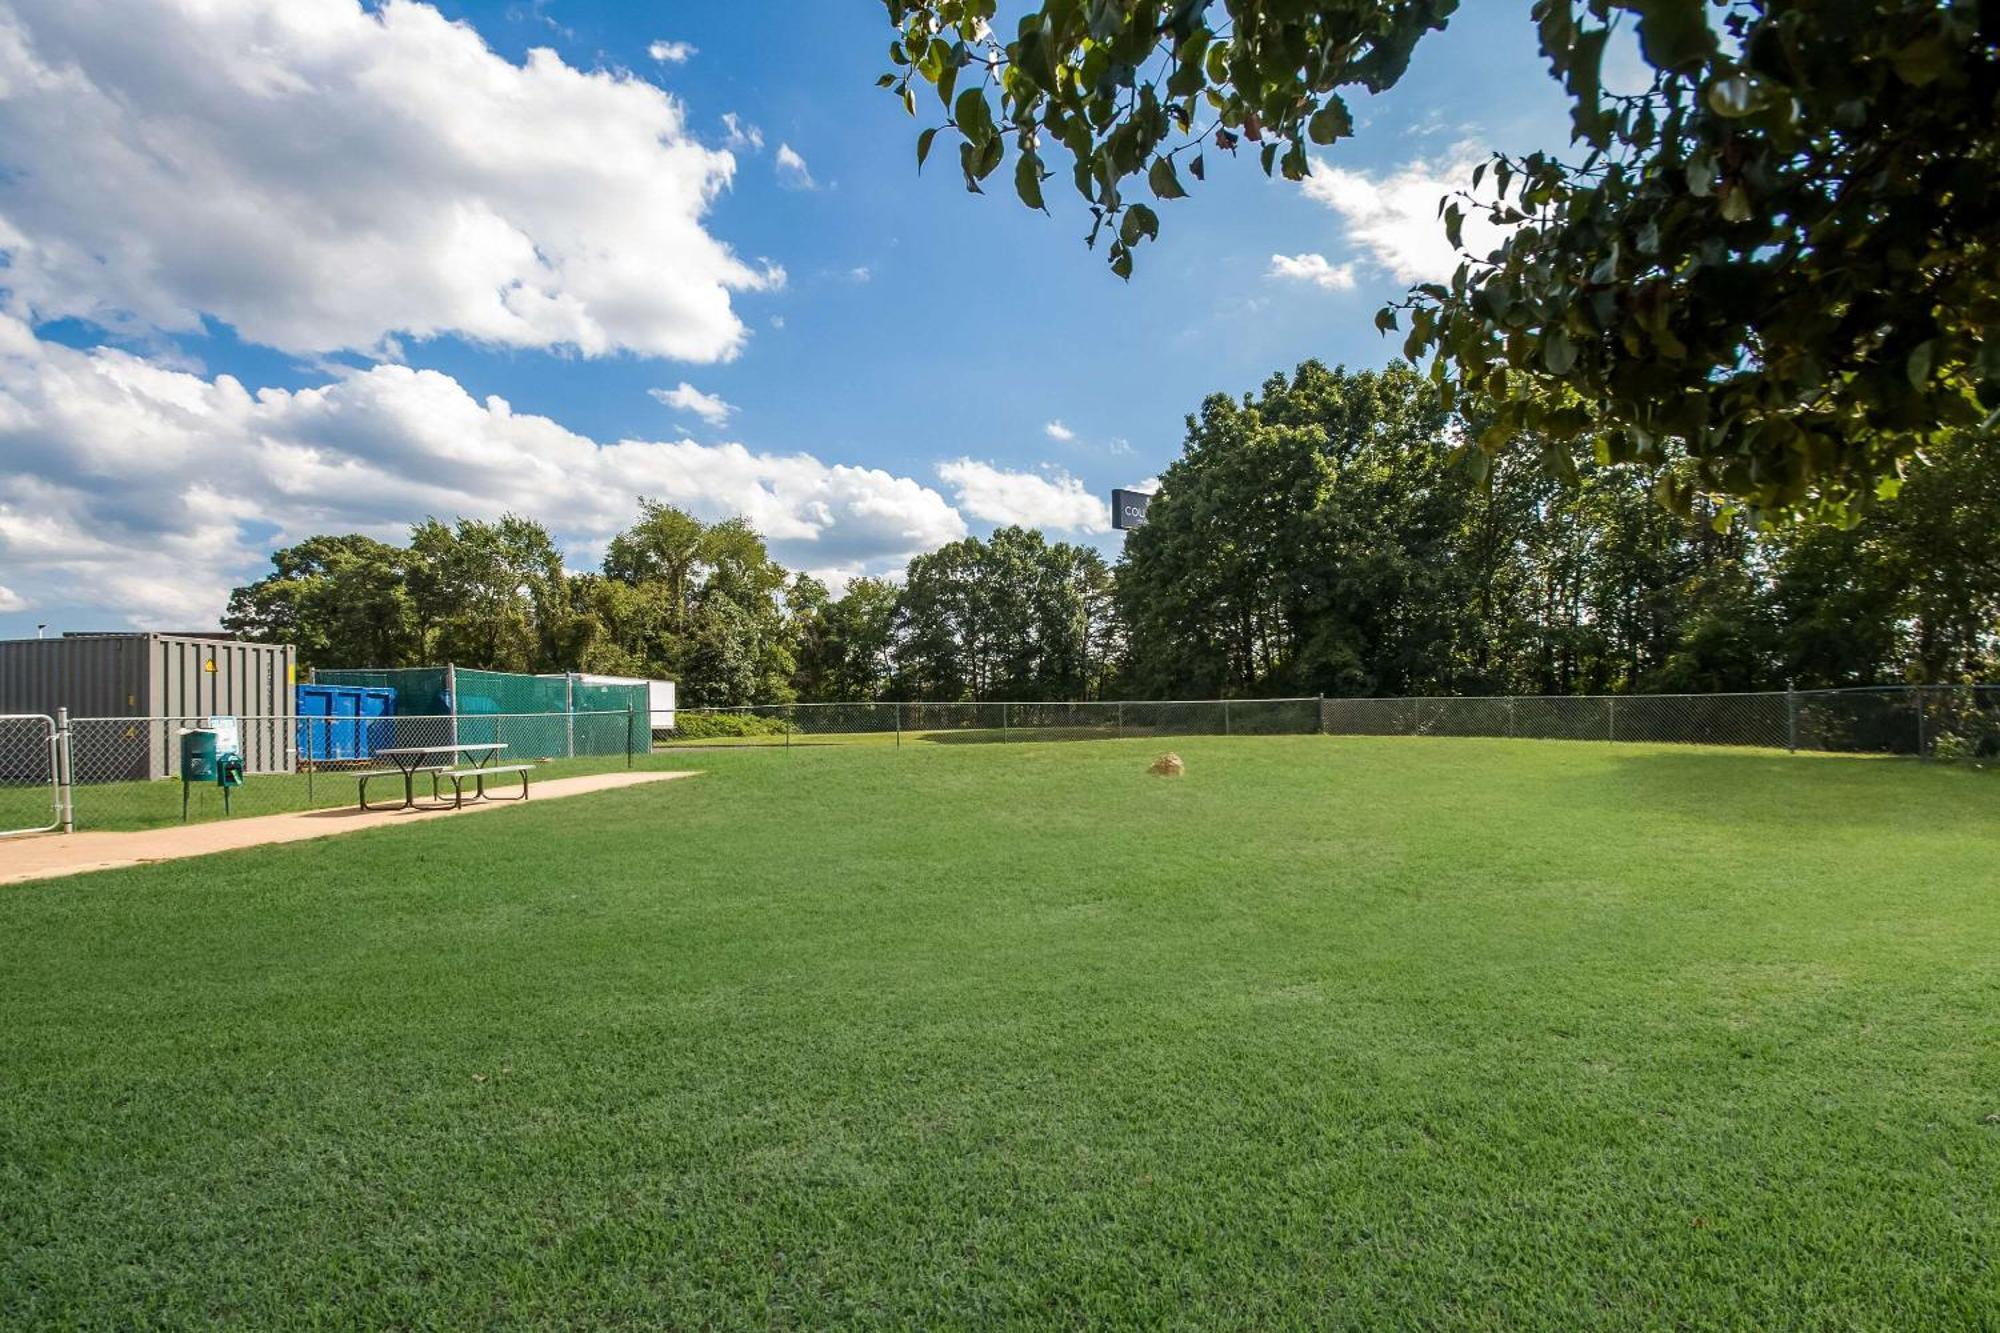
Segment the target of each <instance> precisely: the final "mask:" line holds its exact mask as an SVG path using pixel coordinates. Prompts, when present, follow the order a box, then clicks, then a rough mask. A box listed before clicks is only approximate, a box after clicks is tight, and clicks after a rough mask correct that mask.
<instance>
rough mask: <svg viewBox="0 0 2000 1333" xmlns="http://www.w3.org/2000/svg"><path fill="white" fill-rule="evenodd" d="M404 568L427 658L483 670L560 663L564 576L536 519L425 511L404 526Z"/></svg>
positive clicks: (541, 667) (544, 667)
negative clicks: (442, 517) (449, 521)
mask: <svg viewBox="0 0 2000 1333" xmlns="http://www.w3.org/2000/svg"><path fill="white" fill-rule="evenodd" d="M408 571H409V574H408V579H409V590H410V598H411V602H412V605H413V607H414V609H415V612H416V618H417V623H418V626H419V630H420V634H421V642H422V646H423V654H424V656H425V657H427V658H428V659H429V660H431V661H439V662H452V663H455V664H457V665H459V666H466V667H476V668H479V669H481V670H488V671H523V672H532V671H543V670H553V669H555V668H556V667H557V666H559V665H561V661H562V659H561V657H560V649H561V641H562V639H563V638H564V637H565V636H566V634H567V633H568V631H569V630H570V628H571V627H570V625H569V623H568V622H569V619H570V613H569V604H568V583H567V579H566V577H565V575H564V573H563V564H562V551H561V550H560V549H559V548H558V547H557V546H556V543H555V539H554V538H553V537H551V536H550V535H549V531H548V529H547V528H545V527H543V526H542V525H541V524H539V523H536V522H534V521H533V520H531V519H525V518H521V517H518V516H517V515H513V514H507V515H504V516H502V517H501V518H500V519H499V520H498V521H497V522H491V523H489V522H485V521H483V520H480V519H469V518H461V519H459V520H458V522H457V524H456V525H452V526H447V525H446V524H444V523H441V522H439V521H438V520H437V519H435V518H429V519H425V520H424V521H423V522H421V523H419V524H417V525H416V526H415V527H414V528H412V529H411V530H410V549H409V553H408Z"/></svg>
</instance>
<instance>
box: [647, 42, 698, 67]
mask: <svg viewBox="0 0 2000 1333" xmlns="http://www.w3.org/2000/svg"><path fill="white" fill-rule="evenodd" d="M698 51H699V48H698V47H696V46H695V45H694V44H693V43H692V42H668V41H659V42H654V43H653V44H652V45H651V46H649V47H647V48H646V54H647V55H649V56H651V57H652V58H653V59H655V60H657V61H659V62H660V63H661V64H663V65H685V64H687V62H688V61H689V60H691V59H692V58H693V57H694V56H695V55H696V54H697V53H698Z"/></svg>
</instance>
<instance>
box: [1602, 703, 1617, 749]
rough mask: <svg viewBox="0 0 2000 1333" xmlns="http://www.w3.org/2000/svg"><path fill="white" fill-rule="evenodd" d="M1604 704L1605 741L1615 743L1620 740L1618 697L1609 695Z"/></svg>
mask: <svg viewBox="0 0 2000 1333" xmlns="http://www.w3.org/2000/svg"><path fill="white" fill-rule="evenodd" d="M1604 703H1605V708H1604V713H1605V719H1604V739H1605V740H1607V741H1615V740H1617V739H1618V696H1617V695H1615V694H1607V695H1605V696H1604Z"/></svg>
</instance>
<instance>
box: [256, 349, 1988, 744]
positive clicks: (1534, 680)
mask: <svg viewBox="0 0 2000 1333" xmlns="http://www.w3.org/2000/svg"><path fill="white" fill-rule="evenodd" d="M1484 428H1485V423H1483V422H1482V421H1480V420H1478V419H1473V418H1469V417H1468V416H1467V415H1466V414H1465V413H1464V412H1462V411H1459V412H1455V411H1453V410H1451V409H1449V408H1448V407H1447V406H1446V403H1445V401H1444V399H1443V397H1442V396H1441V394H1440V391H1439V388H1438V386H1437V384H1436V383H1435V382H1433V381H1432V380H1431V379H1429V378H1427V377H1424V376H1420V375H1418V374H1416V373H1415V372H1413V371H1411V370H1410V369H1409V368H1407V367H1406V366H1402V365H1400V364H1399V365H1392V366H1390V367H1389V368H1387V369H1384V370H1380V371H1362V372H1349V371H1346V370H1344V369H1329V368H1327V367H1325V366H1323V365H1320V364H1319V363H1317V362H1307V363H1305V364H1304V365H1301V366H1300V367H1298V369H1297V370H1296V371H1294V372H1293V373H1292V374H1290V375H1275V376H1273V377H1272V378H1270V379H1269V380H1267V381H1266V382H1265V383H1264V384H1263V385H1262V386H1261V388H1260V389H1259V390H1258V391H1257V392H1256V393H1254V394H1247V395H1244V396H1243V397H1242V398H1240V399H1236V398H1231V397H1229V396H1227V395H1221V394H1217V395H1214V396H1212V397H1210V398H1209V399H1208V400H1207V401H1206V402H1204V403H1203V404H1202V405H1201V408H1200V410H1199V412H1197V413H1196V414H1194V415H1193V416H1190V417H1189V418H1188V421H1187V436H1186V442H1185V445H1184V448H1183V451H1182V454H1181V457H1180V458H1179V459H1178V460H1177V461H1175V462H1174V463H1173V464H1172V465H1171V466H1170V467H1169V468H1168V469H1167V470H1166V471H1165V472H1164V473H1163V474H1162V475H1161V478H1160V488H1159V494H1158V496H1157V497H1156V498H1155V499H1154V501H1153V503H1152V506H1151V510H1150V513H1149V517H1148V521H1147V523H1146V525H1145V526H1144V527H1142V528H1140V529H1138V530H1137V531H1135V532H1133V533H1131V534H1129V535H1128V539H1127V542H1126V545H1125V549H1124V551H1123V553H1122V555H1121V557H1120V558H1119V560H1118V562H1117V564H1116V565H1115V566H1114V565H1111V564H1108V563H1107V562H1106V561H1105V560H1104V558H1103V557H1102V556H1101V555H1100V554H1099V553H1098V552H1097V551H1096V550H1094V549H1092V548H1090V547H1087V546H1079V545H1074V544H1071V543H1067V542H1051V541H1049V540H1048V539H1047V538H1045V537H1044V536H1043V535H1042V534H1041V533H1039V532H1036V531H1032V530H1028V529H1023V528H1019V527H1007V528H1001V529H999V530H998V531H996V532H995V533H993V534H992V536H991V537H988V538H984V539H981V538H977V537H972V538H966V539H964V540H962V541H957V542H953V543H951V544H949V545H947V546H944V547H942V548H940V549H938V550H936V551H932V552H928V553H925V554H923V555H920V556H918V557H916V558H915V559H913V560H912V561H910V563H909V565H908V567H907V569H906V570H905V571H904V573H903V576H902V578H901V580H900V581H891V580H887V579H881V578H857V579H854V580H852V581H851V582H850V583H848V584H847V586H846V587H845V588H844V589H842V590H841V591H840V592H839V594H838V595H835V594H834V593H833V592H832V591H831V590H830V589H829V588H828V587H827V586H826V585H825V584H824V583H822V582H821V581H819V580H817V579H815V578H813V577H811V576H810V575H807V574H803V573H795V572H792V571H788V570H786V569H785V568H783V567H782V566H781V565H780V564H779V563H778V562H777V561H776V560H774V559H773V558H772V557H771V554H770V552H769V550H768V548H767V546H766V544H765V542H764V540H763V539H762V537H760V536H759V535H758V533H757V532H756V531H755V530H753V529H752V528H751V527H750V526H749V525H748V524H747V523H746V522H744V521H743V520H741V519H729V520H725V521H722V522H716V523H706V522H703V521H702V520H700V519H697V518H695V517H694V516H692V515H689V514H687V513H685V512H683V511H681V510H679V509H676V508H674V507H672V506H670V505H665V504H660V503H657V502H652V501H643V500H642V501H641V502H640V506H639V515H638V518H637V520H636V521H635V522H634V523H633V525H632V526H631V527H629V528H627V529H626V530H624V531H623V532H621V533H619V534H618V535H617V536H616V537H614V538H613V539H612V541H611V542H610V544H609V545H608V547H607V548H606V551H605V555H604V559H603V560H602V562H601V564H600V566H599V568H597V569H595V570H591V571H586V572H577V571H573V570H570V569H568V568H567V567H566V565H565V561H564V558H563V553H562V551H561V549H560V547H559V546H558V545H557V543H556V541H555V540H554V538H553V537H552V536H551V534H550V533H549V531H548V530H547V529H546V528H545V527H543V526H542V525H541V524H539V523H536V522H534V521H532V520H530V519H527V518H522V517H518V516H508V517H504V518H502V519H500V520H498V521H495V522H486V521H481V520H472V519H461V520H459V521H457V522H456V523H452V524H446V523H444V522H442V521H439V520H437V519H435V518H432V519H426V520H425V521H423V522H421V523H419V524H417V525H415V527H413V528H412V529H411V532H410V538H409V541H408V543H407V544H405V545H402V546H397V545H392V544H390V543H386V542H382V541H378V540H375V539H373V538H369V537H365V536H359V535H346V536H318V537H313V538H310V539H308V540H306V541H304V542H301V543H299V544H298V545H295V546H290V547H286V548H284V549H282V550H280V551H278V552H276V553H275V554H274V555H273V557H272V563H273V572H272V573H271V574H269V575H267V576H266V577H264V578H262V579H260V580H258V581H257V582H255V583H252V584H249V585H247V586H245V587H242V588H239V589H237V590H236V591H235V593H234V595H233V596H232V597H231V599H230V602H229V608H228V612H227V614H226V616H225V617H224V621H223V624H224V626H225V628H227V629H230V630H232V631H234V632H236V633H239V634H242V635H244V636H245V637H249V638H254V639H260V640H265V641H282V642H289V643H292V644H294V645H296V646H297V648H298V650H299V655H300V661H301V663H302V664H304V665H308V666H322V667H358V666H373V667H383V666H406V665H432V664H438V663H443V662H447V661H449V662H454V663H457V664H458V665H461V666H467V667H478V668H484V669H489V670H500V671H522V672H543V671H548V672H554V671H588V672H600V673H605V674H613V675H632V676H657V677H666V678H670V679H673V680H676V681H678V682H679V684H680V690H681V697H682V698H683V700H684V701H685V702H687V703H688V704H691V705H730V704H746V703H772V702H790V701H802V702H819V701H834V700H866V699H946V700H959V699H989V700H999V699H1012V700H1020V699H1087V698H1109V697H1131V698H1163V697H1182V698H1206V697H1220V696H1236V697H1250V696H1258V695H1275V694H1319V693H1325V694H1336V695H1356V694H1361V695H1366V694H1388V695H1393V694H1507V693H1528V694H1541V693H1551V694H1567V693H1595V692H1605V691H1613V692H1680V691H1689V692H1708V691H1724V690H1757V689H1774V688H1782V687H1784V686H1786V685H1787V684H1793V685H1796V686H1798V687H1799V688H1820V687H1837V686H1847V685H1866V684H1882V683H1897V682H1921V683H1929V682H1948V681H1963V680H1972V679H1987V680H1991V679H1994V678H1995V677H1996V676H2000V443H1996V441H1995V438H1994V436H1993V435H1992V434H1991V433H1980V432H1964V433H1960V434H1956V435H1952V436H1948V437H1946V438H1944V439H1942V440H1941V441H1940V442H1938V443H1937V444H1935V445H1933V446H1932V447H1931V448H1930V449H1929V450H1928V451H1927V454H1926V456H1925V457H1924V459H1923V460H1922V461H1921V462H1920V463H1918V464H1916V465H1913V466H1912V467H1911V468H1909V469H1908V473H1907V476H1906V477H1905V478H1904V479H1903V480H1902V481H1901V483H1900V486H1899V487H1898V486H1897V485H1895V484H1893V483H1892V484H1891V485H1890V486H1887V487H1885V488H1884V489H1885V494H1886V493H1887V492H1889V491H1897V493H1896V494H1895V495H1894V497H1893V499H1890V500H1887V501H1885V502H1884V503H1882V504H1881V505H1879V506H1878V507H1877V508H1876V509H1875V510H1874V511H1873V512H1871V513H1870V514H1869V515H1868V516H1867V517H1866V519H1865V520H1863V521H1861V522H1859V523H1853V522H1851V520H1849V521H1812V520H1807V519H1797V520H1794V521H1790V522H1786V523H1782V524H1775V525H1772V526H1767V527H1757V526H1754V525H1753V524H1752V523H1751V522H1750V521H1749V520H1748V519H1747V518H1746V517H1745V516H1744V515H1743V514H1741V513H1738V512H1734V511H1732V510H1729V509H1726V508H1718V507H1716V506H1714V505H1713V504H1711V503H1709V502H1704V501H1699V500H1698V501H1697V502H1696V503H1695V504H1694V505H1693V506H1692V507H1691V508H1690V509H1689V510H1688V511H1687V512H1686V513H1678V512H1675V511H1674V510H1672V509H1669V508H1668V507H1665V506H1663V505H1662V504H1660V503H1659V493H1660V487H1661V485H1662V484H1663V483H1662V481H1661V478H1660V476H1659V475H1658V474H1657V472H1656V471H1654V470H1642V469H1640V468H1637V467H1634V466H1631V465H1623V464H1613V463H1609V462H1590V461H1588V460H1585V461H1582V462H1576V463H1571V462H1570V461H1569V457H1570V456H1569V453H1568V451H1567V450H1566V449H1564V448H1563V447H1561V445H1560V444H1555V445H1549V446H1546V447H1544V448H1542V449H1541V450H1540V452H1539V456H1538V452H1537V450H1536V449H1534V448H1527V449H1521V450H1514V451H1510V452H1508V453H1506V454H1504V455H1502V456H1501V457H1499V458H1497V459H1494V460H1492V463H1491V465H1490V466H1484V467H1482V466H1479V465H1478V463H1479V462H1480V461H1481V460H1483V459H1484V457H1485V456H1484V455H1482V454H1479V453H1477V452H1476V451H1471V450H1468V449H1467V448H1466V442H1467V441H1468V440H1471V439H1474V438H1476V437H1477V435H1478V434H1479V432H1480V431H1481V430H1483V429H1484ZM1531 443H1532V442H1531ZM1550 458H1553V459H1555V460H1557V463H1556V465H1555V466H1549V465H1548V461H1547V460H1548V459H1550ZM1665 484H1668V485H1672V484H1676V481H1675V479H1674V478H1673V477H1672V475H1671V474H1669V477H1668V479H1667V482H1666V483H1665Z"/></svg>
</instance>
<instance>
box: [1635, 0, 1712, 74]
mask: <svg viewBox="0 0 2000 1333" xmlns="http://www.w3.org/2000/svg"><path fill="white" fill-rule="evenodd" d="M1632 7H1633V8H1636V9H1637V10H1638V11H1639V49H1640V51H1641V53H1643V54H1644V55H1645V57H1646V63H1648V64H1649V65H1651V66H1653V68H1655V69H1666V70H1687V69H1692V68H1695V67H1698V66H1699V65H1700V64H1701V63H1702V62H1703V61H1704V60H1706V59H1708V57H1709V56H1711V55H1713V54H1714V53H1715V33H1714V32H1713V31H1711V30H1710V29H1709V26H1708V16H1707V14H1706V12H1705V11H1706V9H1707V4H1706V3H1705V0H1637V3H1636V4H1633V6H1632Z"/></svg>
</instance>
